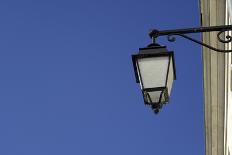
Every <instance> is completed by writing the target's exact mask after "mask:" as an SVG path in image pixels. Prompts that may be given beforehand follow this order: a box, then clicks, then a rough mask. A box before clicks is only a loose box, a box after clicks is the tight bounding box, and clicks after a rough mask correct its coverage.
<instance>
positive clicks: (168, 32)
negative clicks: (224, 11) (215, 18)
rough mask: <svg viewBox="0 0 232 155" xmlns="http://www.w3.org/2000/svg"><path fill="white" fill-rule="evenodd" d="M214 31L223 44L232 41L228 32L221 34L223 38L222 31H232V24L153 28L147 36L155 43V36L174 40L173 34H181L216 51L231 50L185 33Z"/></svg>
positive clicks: (224, 51) (226, 51) (225, 51)
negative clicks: (213, 45)
mask: <svg viewBox="0 0 232 155" xmlns="http://www.w3.org/2000/svg"><path fill="white" fill-rule="evenodd" d="M214 31H217V39H218V41H219V42H221V43H224V44H227V43H231V42H232V36H231V35H230V34H227V35H225V36H224V35H223V38H222V34H223V33H225V32H227V31H232V25H222V26H210V27H198V28H187V29H175V30H164V31H159V30H156V29H154V30H152V31H151V32H150V33H149V36H150V37H151V38H152V41H153V43H155V41H156V38H158V37H160V36H167V40H168V41H170V42H174V41H176V38H175V36H181V37H183V38H185V39H188V40H190V41H193V42H195V43H197V44H200V45H202V46H204V47H207V48H209V49H211V50H214V51H217V52H222V53H229V52H232V50H224V49H217V48H215V47H212V46H210V45H207V44H205V43H203V42H201V41H199V40H196V39H194V38H192V37H190V36H188V35H186V34H190V33H202V32H214Z"/></svg>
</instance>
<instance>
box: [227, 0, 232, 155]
mask: <svg viewBox="0 0 232 155" xmlns="http://www.w3.org/2000/svg"><path fill="white" fill-rule="evenodd" d="M231 3H232V1H231V0H227V1H226V17H225V24H226V25H231V19H232V18H231V17H232V8H231V6H232V5H231ZM226 35H231V32H227V34H226ZM225 48H226V49H232V48H231V43H230V44H228V45H226V47H225ZM231 56H232V55H231V53H228V54H226V62H225V66H226V73H225V77H226V78H225V81H226V83H227V84H226V106H225V155H229V154H230V152H231V151H232V104H231V103H232V81H231V80H232V76H231V73H232V70H231V66H232V61H231ZM231 153H232V152H231Z"/></svg>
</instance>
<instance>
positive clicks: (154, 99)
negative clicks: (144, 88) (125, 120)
mask: <svg viewBox="0 0 232 155" xmlns="http://www.w3.org/2000/svg"><path fill="white" fill-rule="evenodd" d="M161 93H162V91H152V92H146V93H145V98H146V102H147V103H158V102H159V100H160V95H161Z"/></svg>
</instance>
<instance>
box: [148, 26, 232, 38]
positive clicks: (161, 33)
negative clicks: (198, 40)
mask: <svg viewBox="0 0 232 155" xmlns="http://www.w3.org/2000/svg"><path fill="white" fill-rule="evenodd" d="M222 30H232V25H222V26H210V27H198V28H186V29H173V30H162V31H159V30H156V29H154V30H152V31H151V32H150V33H149V35H150V37H155V38H157V37H159V36H165V35H170V34H188V33H199V32H212V31H222Z"/></svg>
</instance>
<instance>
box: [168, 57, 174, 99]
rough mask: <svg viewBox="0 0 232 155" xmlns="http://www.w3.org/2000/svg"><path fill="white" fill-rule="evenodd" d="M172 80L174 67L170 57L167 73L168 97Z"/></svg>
mask: <svg viewBox="0 0 232 155" xmlns="http://www.w3.org/2000/svg"><path fill="white" fill-rule="evenodd" d="M173 80H174V66H173V60H172V57H170V65H169V72H168V79H167V89H168V95H169V96H170V94H171V90H172V83H173Z"/></svg>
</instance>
